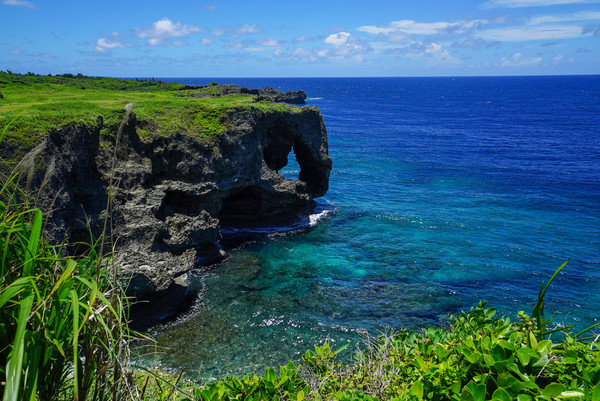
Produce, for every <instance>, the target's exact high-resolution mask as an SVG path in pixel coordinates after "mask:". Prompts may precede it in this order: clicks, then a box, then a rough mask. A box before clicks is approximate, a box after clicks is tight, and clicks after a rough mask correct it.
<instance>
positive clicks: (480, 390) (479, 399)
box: [473, 384, 487, 401]
mask: <svg viewBox="0 0 600 401" xmlns="http://www.w3.org/2000/svg"><path fill="white" fill-rule="evenodd" d="M486 394H487V389H486V387H485V384H479V385H478V386H477V387H475V390H474V391H473V398H474V399H475V401H484V400H485V395H486Z"/></svg>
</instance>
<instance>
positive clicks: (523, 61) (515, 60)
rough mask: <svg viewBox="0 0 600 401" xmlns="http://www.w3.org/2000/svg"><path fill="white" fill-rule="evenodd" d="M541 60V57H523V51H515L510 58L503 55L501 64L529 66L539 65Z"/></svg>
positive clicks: (503, 65)
mask: <svg viewBox="0 0 600 401" xmlns="http://www.w3.org/2000/svg"><path fill="white" fill-rule="evenodd" d="M541 62H542V58H541V57H531V58H523V55H522V54H521V53H515V54H513V55H512V56H511V57H510V58H506V57H502V62H501V63H500V65H501V66H502V67H527V66H532V65H537V64H539V63H541Z"/></svg>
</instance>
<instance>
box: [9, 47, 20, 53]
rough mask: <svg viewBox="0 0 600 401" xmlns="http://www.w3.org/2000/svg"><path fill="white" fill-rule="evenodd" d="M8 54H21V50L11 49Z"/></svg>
mask: <svg viewBox="0 0 600 401" xmlns="http://www.w3.org/2000/svg"><path fill="white" fill-rule="evenodd" d="M10 52H11V53H12V54H23V49H20V48H18V47H15V48H12V49H10Z"/></svg>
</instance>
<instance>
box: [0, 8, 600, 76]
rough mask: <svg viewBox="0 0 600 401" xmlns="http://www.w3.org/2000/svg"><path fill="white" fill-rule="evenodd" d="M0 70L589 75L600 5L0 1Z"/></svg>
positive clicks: (595, 60) (596, 69)
mask: <svg viewBox="0 0 600 401" xmlns="http://www.w3.org/2000/svg"><path fill="white" fill-rule="evenodd" d="M0 70H10V71H12V72H15V73H26V72H33V73H36V74H43V75H46V74H62V73H82V74H84V75H91V76H111V77H361V76H370V77H374V76H478V75H557V74H599V73H600V0H453V1H448V0H444V1H442V0H413V1H402V0H390V1H388V0H370V1H365V0H361V1H357V0H345V1H327V0H320V1H315V0H302V1H293V0H271V1H265V0H252V1H231V0H230V1H228V0H209V1H203V0H170V1H155V0H146V1H143V2H142V1H133V0H130V1H127V0H121V1H118V2H117V1H112V0H103V1H98V0H77V1H71V0H53V1H51V0H0Z"/></svg>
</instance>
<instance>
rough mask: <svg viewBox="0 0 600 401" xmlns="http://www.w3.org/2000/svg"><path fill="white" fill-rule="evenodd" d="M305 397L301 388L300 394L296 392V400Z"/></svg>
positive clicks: (299, 400)
mask: <svg viewBox="0 0 600 401" xmlns="http://www.w3.org/2000/svg"><path fill="white" fill-rule="evenodd" d="M303 399H304V391H302V390H300V391H298V394H296V401H302V400H303Z"/></svg>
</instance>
